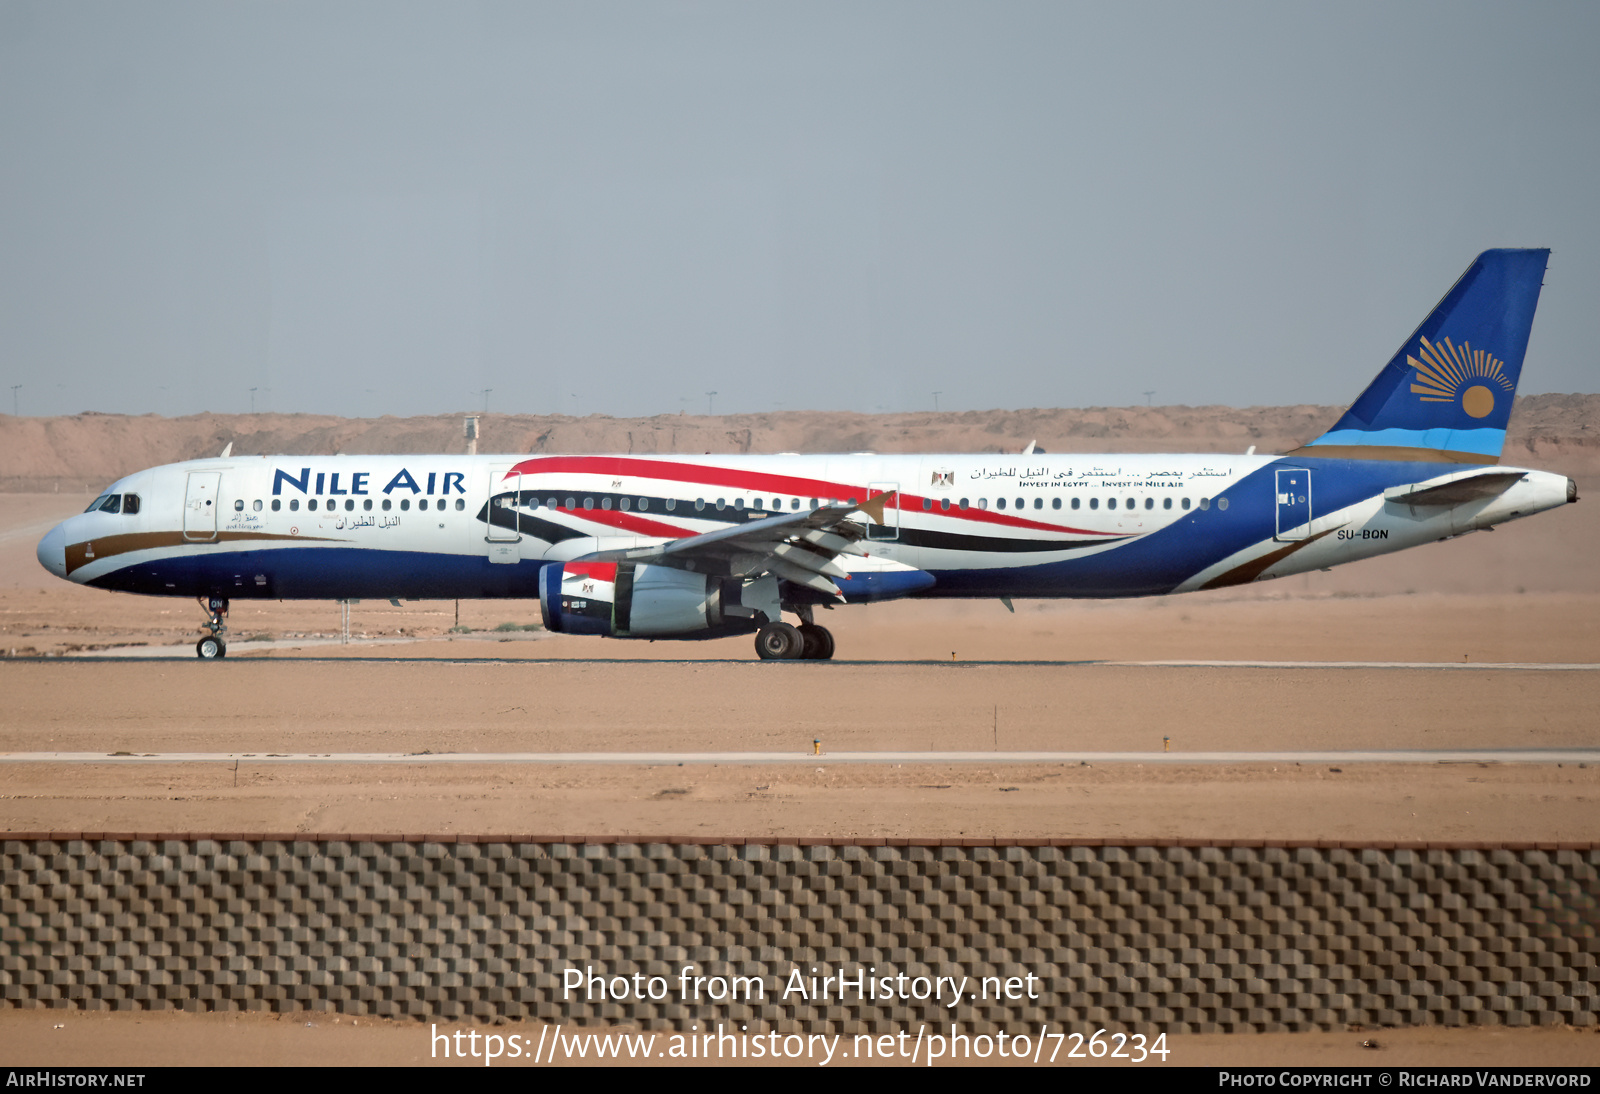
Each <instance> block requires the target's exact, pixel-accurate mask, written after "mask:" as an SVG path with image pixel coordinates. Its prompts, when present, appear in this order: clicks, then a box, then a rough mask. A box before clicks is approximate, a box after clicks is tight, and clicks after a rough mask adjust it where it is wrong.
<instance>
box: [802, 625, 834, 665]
mask: <svg viewBox="0 0 1600 1094" xmlns="http://www.w3.org/2000/svg"><path fill="white" fill-rule="evenodd" d="M800 639H801V641H802V642H803V643H804V652H803V653H801V654H800V656H801V657H804V658H805V659H806V660H807V661H831V660H833V635H832V633H830V632H829V630H828V628H827V627H819V626H817V625H816V624H815V623H806V624H804V625H803V626H801V628H800Z"/></svg>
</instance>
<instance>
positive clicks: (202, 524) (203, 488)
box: [183, 471, 222, 543]
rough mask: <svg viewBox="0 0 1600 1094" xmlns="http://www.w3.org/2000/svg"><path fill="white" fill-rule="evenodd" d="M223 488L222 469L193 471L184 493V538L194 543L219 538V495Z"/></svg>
mask: <svg viewBox="0 0 1600 1094" xmlns="http://www.w3.org/2000/svg"><path fill="white" fill-rule="evenodd" d="M221 488H222V472H221V471H191V472H189V486H188V489H187V490H185V491H184V495H183V538H184V539H186V540H189V541H191V542H193V543H208V542H215V541H216V538H217V497H218V494H219V493H220V491H221Z"/></svg>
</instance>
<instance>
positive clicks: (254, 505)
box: [128, 494, 372, 513]
mask: <svg viewBox="0 0 1600 1094" xmlns="http://www.w3.org/2000/svg"><path fill="white" fill-rule="evenodd" d="M128 497H129V498H132V497H133V495H132V494H129V495H128ZM250 508H252V509H254V510H255V511H256V512H258V513H259V512H261V499H260V498H257V499H256V500H255V501H253V502H252V503H251V504H250ZM367 508H368V509H371V508H372V503H371V502H370V501H369V502H367ZM131 511H132V512H135V513H137V512H138V511H139V506H138V505H137V504H135V505H134V507H133V509H132V510H131Z"/></svg>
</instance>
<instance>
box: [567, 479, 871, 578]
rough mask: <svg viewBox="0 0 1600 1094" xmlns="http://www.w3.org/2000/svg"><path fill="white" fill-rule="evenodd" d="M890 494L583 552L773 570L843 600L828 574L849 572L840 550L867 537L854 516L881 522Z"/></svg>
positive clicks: (679, 564)
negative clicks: (660, 540) (668, 538)
mask: <svg viewBox="0 0 1600 1094" xmlns="http://www.w3.org/2000/svg"><path fill="white" fill-rule="evenodd" d="M893 497H894V492H893V491H890V492H889V493H887V494H878V495H875V496H874V497H872V498H869V499H868V500H867V501H866V503H865V504H862V505H856V506H850V505H825V506H822V507H821V508H818V509H813V510H811V511H810V512H806V513H785V514H780V515H778V516H772V517H765V518H763V519H761V520H753V521H750V522H749V523H748V524H740V525H736V526H734V527H731V528H719V529H718V530H716V531H714V532H702V533H701V534H700V535H698V536H686V537H685V538H683V539H675V540H672V541H670V542H668V543H663V544H659V545H657V546H654V547H635V548H632V549H628V550H620V551H601V552H599V553H598V554H594V555H590V556H588V557H589V558H590V559H594V560H596V561H608V562H638V563H646V564H649V565H653V566H672V567H675V568H677V569H680V570H690V571H693V572H695V573H708V574H722V575H726V576H728V577H745V578H753V577H760V576H762V575H763V574H772V575H773V576H774V577H778V578H782V579H783V580H784V581H792V582H794V583H795V584H796V585H804V586H806V587H807V588H809V589H815V590H816V591H817V592H819V593H823V594H825V595H828V596H836V597H839V598H840V599H841V600H842V599H843V598H844V594H843V593H842V592H841V591H840V590H839V586H837V585H835V584H834V582H833V579H834V578H842V577H846V576H848V574H847V571H846V570H845V568H844V567H843V566H841V565H839V563H838V561H837V559H838V557H839V556H840V555H860V554H864V553H865V552H864V551H863V550H861V548H860V547H858V546H857V544H859V543H860V541H861V540H863V539H865V538H866V536H867V527H868V526H867V524H865V523H863V522H862V521H861V520H859V519H855V518H857V517H859V516H865V517H867V518H868V519H869V520H870V521H871V522H872V523H873V524H882V523H883V508H884V506H885V505H886V504H887V503H888V502H889V500H890V499H891V498H893Z"/></svg>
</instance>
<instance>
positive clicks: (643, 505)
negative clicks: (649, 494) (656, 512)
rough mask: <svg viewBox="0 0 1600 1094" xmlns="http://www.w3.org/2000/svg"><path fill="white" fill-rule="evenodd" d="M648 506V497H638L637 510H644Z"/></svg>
mask: <svg viewBox="0 0 1600 1094" xmlns="http://www.w3.org/2000/svg"><path fill="white" fill-rule="evenodd" d="M648 508H650V499H649V498H640V499H639V510H640V512H643V511H644V510H646V509H648Z"/></svg>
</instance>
